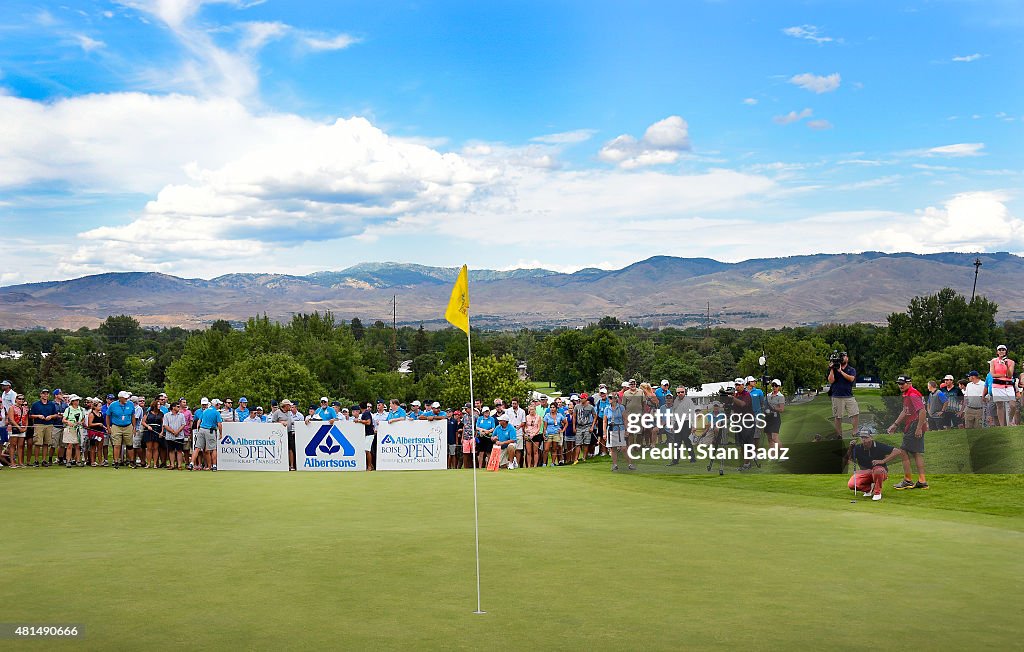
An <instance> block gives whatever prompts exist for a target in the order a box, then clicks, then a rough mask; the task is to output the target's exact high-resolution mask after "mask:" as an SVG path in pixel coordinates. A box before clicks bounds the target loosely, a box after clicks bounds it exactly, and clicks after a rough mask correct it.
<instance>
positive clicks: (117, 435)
mask: <svg viewBox="0 0 1024 652" xmlns="http://www.w3.org/2000/svg"><path fill="white" fill-rule="evenodd" d="M134 439H135V428H132V427H131V425H127V426H110V445H111V446H121V445H122V444H123V445H125V446H127V447H128V448H131V447H132V441H133V440H134Z"/></svg>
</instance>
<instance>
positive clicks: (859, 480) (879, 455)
mask: <svg viewBox="0 0 1024 652" xmlns="http://www.w3.org/2000/svg"><path fill="white" fill-rule="evenodd" d="M858 437H859V438H860V442H859V443H857V441H856V440H854V441H853V442H852V443H851V444H850V449H849V450H848V451H847V453H846V459H847V460H850V459H852V460H854V463H855V464H856V466H855V469H854V473H853V475H852V476H850V481H849V482H848V483H847V485H846V486H847V488H848V489H855V490H857V491H862V492H864V496H871V500H881V499H882V484H883V483H884V482H885V480H886V479H887V478H888V477H889V469H888V467H887V466H886V464H887V463H888V462H890V461H891V460H893V459H895V458H896V457H899V458H901V460H902V462H903V468H904V471H905V472H906V473H907V474H909V473H910V459H909V457H908V456H907V454H906V453H905V452H904V451H903V450H902V449H900V448H893V447H892V446H889V445H888V444H883V443H881V442H876V441H875V438H874V437H873V436H872V435H871V433H867V432H862V433H859V434H858Z"/></svg>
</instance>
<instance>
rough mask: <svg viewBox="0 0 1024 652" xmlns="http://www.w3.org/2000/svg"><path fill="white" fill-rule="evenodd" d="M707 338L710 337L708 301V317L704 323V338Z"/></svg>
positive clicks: (709, 308)
mask: <svg viewBox="0 0 1024 652" xmlns="http://www.w3.org/2000/svg"><path fill="white" fill-rule="evenodd" d="M709 337H711V302H710V301H708V316H707V320H706V321H705V322H704V338H705V339H707V338H709Z"/></svg>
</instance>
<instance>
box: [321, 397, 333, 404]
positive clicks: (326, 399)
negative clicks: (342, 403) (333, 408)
mask: <svg viewBox="0 0 1024 652" xmlns="http://www.w3.org/2000/svg"><path fill="white" fill-rule="evenodd" d="M330 401H331V399H329V398H327V397H326V396H321V397H320V402H321V403H329V402H330Z"/></svg>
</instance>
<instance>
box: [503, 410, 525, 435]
mask: <svg viewBox="0 0 1024 652" xmlns="http://www.w3.org/2000/svg"><path fill="white" fill-rule="evenodd" d="M505 414H507V415H508V425H510V426H512V427H513V428H515V429H516V431H517V432H522V431H523V424H525V423H526V410H524V409H523V408H519V409H518V410H514V409H512V408H509V409H507V410H505Z"/></svg>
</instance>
